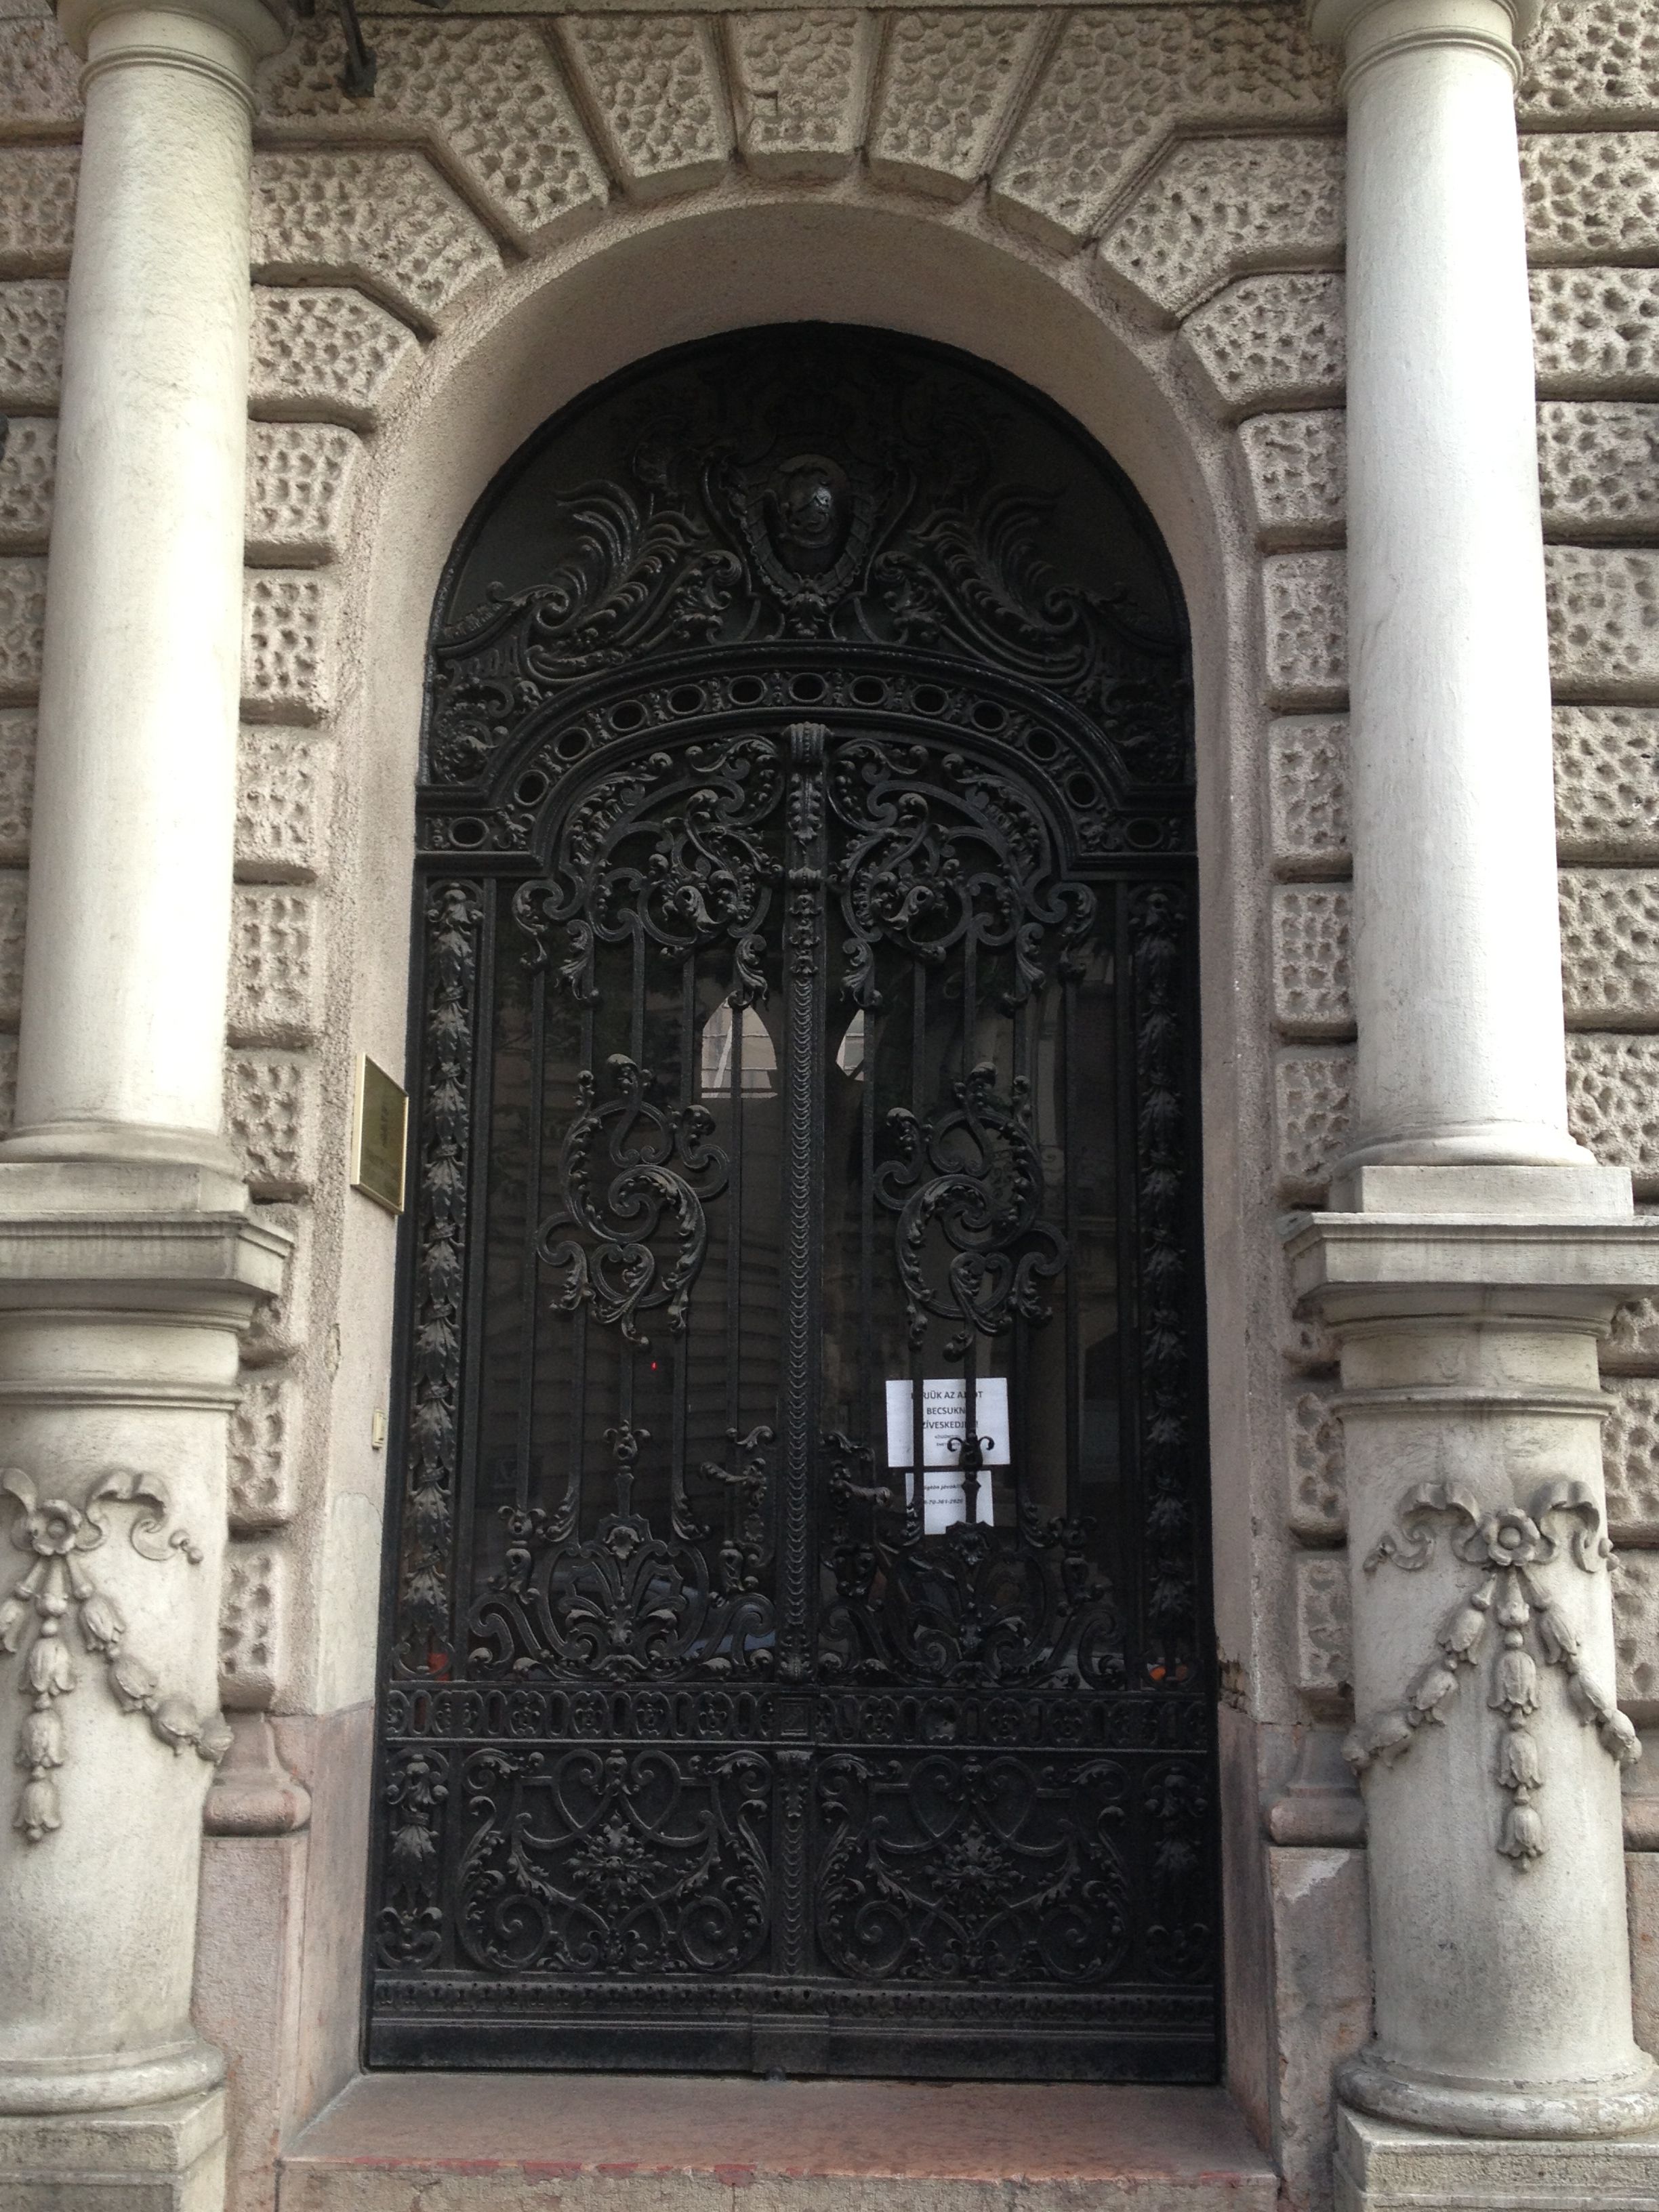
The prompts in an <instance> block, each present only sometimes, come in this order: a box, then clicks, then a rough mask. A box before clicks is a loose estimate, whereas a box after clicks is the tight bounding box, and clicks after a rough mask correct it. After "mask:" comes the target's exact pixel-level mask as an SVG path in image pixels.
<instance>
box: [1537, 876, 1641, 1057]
mask: <svg viewBox="0 0 1659 2212" xmlns="http://www.w3.org/2000/svg"><path fill="white" fill-rule="evenodd" d="M1560 904H1561V977H1562V987H1563V990H1564V993H1565V1000H1566V1013H1567V1019H1568V1020H1569V1021H1570V1022H1573V1023H1576V1024H1578V1025H1579V1026H1580V1027H1581V1028H1601V1029H1654V1028H1659V873H1656V872H1650V871H1649V870H1646V869H1641V868H1563V869H1562V871H1561V873H1560Z"/></svg>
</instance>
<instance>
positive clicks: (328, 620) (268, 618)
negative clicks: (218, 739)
mask: <svg viewBox="0 0 1659 2212" xmlns="http://www.w3.org/2000/svg"><path fill="white" fill-rule="evenodd" d="M335 598H336V593H335V586H334V584H333V581H332V580H331V579H329V578H325V577H322V576H317V575H311V574H304V573H301V572H295V571H293V570H284V569H280V568H278V569H269V568H267V569H262V570H254V571H252V572H250V574H249V575H248V578H247V582H246V592H245V598H244V609H243V647H242V711H243V713H244V714H247V715H249V716H250V717H252V718H253V719H255V720H266V721H276V720H293V721H298V722H315V721H320V720H322V718H323V717H324V715H325V714H327V712H328V710H329V707H330V705H331V701H332V685H331V671H330V668H329V665H328V660H329V648H330V646H331V641H332V634H333V626H334V617H335Z"/></svg>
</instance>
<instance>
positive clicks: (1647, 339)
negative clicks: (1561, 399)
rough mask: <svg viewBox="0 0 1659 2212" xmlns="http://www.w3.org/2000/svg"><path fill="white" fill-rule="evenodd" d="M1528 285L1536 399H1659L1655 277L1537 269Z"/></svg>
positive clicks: (1645, 272) (1658, 283)
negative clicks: (1545, 396) (1543, 395)
mask: <svg viewBox="0 0 1659 2212" xmlns="http://www.w3.org/2000/svg"><path fill="white" fill-rule="evenodd" d="M1529 281H1530V284H1531V289H1532V321H1533V355H1534V362H1535V363H1536V366H1537V370H1538V388H1539V390H1540V392H1544V393H1546V394H1554V393H1560V394H1565V395H1568V396H1577V397H1579V398H1593V397H1598V396H1605V397H1607V398H1618V397H1620V396H1627V397H1630V398H1659V270H1654V269H1538V270H1534V271H1533V274H1532V276H1531V278H1530V280H1529Z"/></svg>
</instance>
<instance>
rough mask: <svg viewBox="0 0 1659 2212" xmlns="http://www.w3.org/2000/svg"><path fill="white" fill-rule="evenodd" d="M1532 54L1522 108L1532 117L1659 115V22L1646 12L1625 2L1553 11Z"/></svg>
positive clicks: (1583, 2)
mask: <svg viewBox="0 0 1659 2212" xmlns="http://www.w3.org/2000/svg"><path fill="white" fill-rule="evenodd" d="M1524 58H1525V75H1524V76H1523V77H1522V82H1521V92H1520V99H1519V106H1520V112H1521V114H1522V118H1523V119H1524V120H1525V121H1527V122H1551V123H1568V122H1581V123H1601V122H1609V123H1610V122H1615V121H1619V120H1621V119H1622V118H1625V117H1627V116H1628V117H1631V118H1653V117H1655V116H1656V115H1659V21H1656V19H1655V18H1654V17H1653V16H1652V15H1650V14H1649V13H1648V12H1647V10H1646V9H1632V8H1630V7H1628V6H1626V4H1625V0H1575V4H1572V5H1570V6H1566V7H1557V8H1552V9H1549V10H1548V11H1547V14H1546V15H1545V17H1544V20H1543V21H1542V22H1541V25H1540V26H1539V28H1538V32H1537V34H1536V36H1535V37H1534V38H1533V39H1531V40H1528V45H1527V47H1526V52H1525V57H1524Z"/></svg>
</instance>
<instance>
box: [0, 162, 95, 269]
mask: <svg viewBox="0 0 1659 2212" xmlns="http://www.w3.org/2000/svg"><path fill="white" fill-rule="evenodd" d="M80 169H81V155H80V150H79V149H78V148H77V147H74V146H5V147H0V276H33V275H35V274H36V273H37V272H40V271H44V270H51V269H67V268H68V266H69V257H70V245H71V243H72V242H73V240H74V237H75V186H76V179H77V177H78V176H79V174H80Z"/></svg>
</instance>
